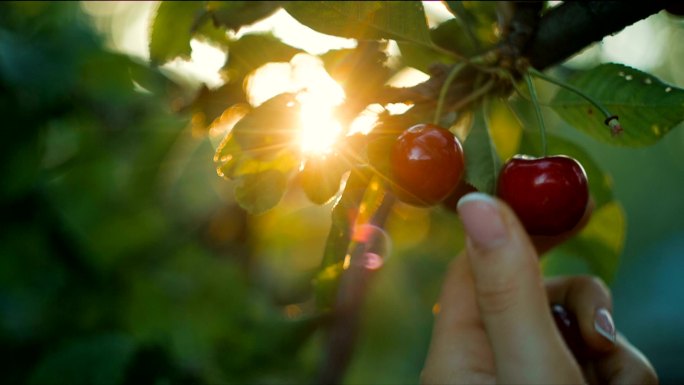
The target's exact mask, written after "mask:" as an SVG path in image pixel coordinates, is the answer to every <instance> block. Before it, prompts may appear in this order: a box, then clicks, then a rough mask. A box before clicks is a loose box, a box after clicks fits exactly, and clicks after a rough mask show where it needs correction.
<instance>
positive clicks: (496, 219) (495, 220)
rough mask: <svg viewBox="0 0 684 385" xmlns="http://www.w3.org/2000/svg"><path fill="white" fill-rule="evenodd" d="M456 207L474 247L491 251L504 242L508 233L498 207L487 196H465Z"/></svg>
mask: <svg viewBox="0 0 684 385" xmlns="http://www.w3.org/2000/svg"><path fill="white" fill-rule="evenodd" d="M456 207H457V209H458V214H459V215H460V217H461V221H462V222H463V226H464V227H465V230H466V233H467V234H468V237H469V238H470V240H471V241H472V242H473V243H474V246H476V247H479V248H484V249H492V248H495V247H497V246H498V245H499V244H501V243H502V242H503V241H505V240H506V238H507V236H508V233H507V231H506V226H505V225H504V221H503V218H502V217H501V211H500V210H499V205H498V204H497V203H496V201H495V200H494V199H493V198H492V197H490V196H489V195H487V194H483V193H470V194H466V195H465V196H463V198H461V200H459V201H458V205H457V206H456Z"/></svg>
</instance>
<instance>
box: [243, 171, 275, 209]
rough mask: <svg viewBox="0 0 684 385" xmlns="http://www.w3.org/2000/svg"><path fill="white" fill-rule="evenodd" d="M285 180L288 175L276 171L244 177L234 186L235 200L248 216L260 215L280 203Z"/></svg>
mask: <svg viewBox="0 0 684 385" xmlns="http://www.w3.org/2000/svg"><path fill="white" fill-rule="evenodd" d="M287 180H288V175H287V174H285V173H283V172H280V171H278V170H266V171H263V172H260V173H257V174H248V175H245V176H243V177H242V178H240V181H239V182H238V185H237V186H235V200H236V201H237V202H238V203H239V204H240V206H242V207H243V208H244V209H245V210H247V211H249V213H250V214H262V213H264V212H266V211H268V210H270V209H272V208H273V207H275V206H276V205H277V204H278V202H280V199H282V197H283V195H284V194H285V189H286V187H287Z"/></svg>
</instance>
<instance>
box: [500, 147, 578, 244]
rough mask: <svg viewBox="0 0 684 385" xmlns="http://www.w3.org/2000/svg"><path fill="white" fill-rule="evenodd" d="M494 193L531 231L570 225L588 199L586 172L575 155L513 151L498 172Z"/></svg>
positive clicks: (549, 231)
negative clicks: (538, 155)
mask: <svg viewBox="0 0 684 385" xmlns="http://www.w3.org/2000/svg"><path fill="white" fill-rule="evenodd" d="M497 195H498V196H499V197H500V198H501V199H502V200H504V201H505V202H506V203H508V205H509V206H511V208H512V209H513V211H515V213H516V214H517V215H518V218H520V221H521V222H522V224H523V225H524V226H525V229H526V230H527V232H528V233H529V234H531V235H558V234H562V233H564V232H566V231H569V230H571V229H573V228H574V227H575V226H576V225H577V224H578V223H579V221H580V220H581V219H582V217H583V215H584V211H585V210H586V208H587V203H588V202H589V187H588V184H587V174H586V173H585V172H584V168H582V165H581V164H580V163H579V162H577V161H576V160H575V159H573V158H570V157H567V156H562V155H557V156H549V157H544V158H533V157H529V156H524V155H516V156H514V157H513V158H511V159H510V160H509V161H508V162H506V164H505V165H504V167H503V168H502V169H501V173H500V174H499V181H498V186H497Z"/></svg>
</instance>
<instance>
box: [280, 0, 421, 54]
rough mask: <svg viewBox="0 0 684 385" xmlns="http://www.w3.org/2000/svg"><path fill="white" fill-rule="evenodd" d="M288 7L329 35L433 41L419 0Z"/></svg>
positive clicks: (302, 3)
mask: <svg viewBox="0 0 684 385" xmlns="http://www.w3.org/2000/svg"><path fill="white" fill-rule="evenodd" d="M284 8H285V10H286V11H287V12H288V13H289V14H290V15H292V17H294V18H295V19H297V20H298V21H299V22H300V23H302V24H304V25H306V26H308V27H310V28H312V29H314V30H316V31H319V32H322V33H326V34H328V35H335V36H341V37H348V38H355V39H370V40H379V39H394V40H397V41H412V42H416V43H420V44H426V45H431V44H432V43H431V41H430V34H429V32H428V27H427V23H426V20H425V12H424V10H423V5H422V4H421V3H420V2H418V1H292V2H290V3H288V4H287V5H285V7H284Z"/></svg>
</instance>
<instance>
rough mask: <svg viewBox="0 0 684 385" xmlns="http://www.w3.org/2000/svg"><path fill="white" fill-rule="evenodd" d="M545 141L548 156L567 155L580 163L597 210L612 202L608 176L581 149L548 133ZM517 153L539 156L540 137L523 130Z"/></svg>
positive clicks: (610, 184) (610, 180)
mask: <svg viewBox="0 0 684 385" xmlns="http://www.w3.org/2000/svg"><path fill="white" fill-rule="evenodd" d="M546 139H547V146H548V148H547V150H548V152H549V154H558V155H567V156H570V157H572V158H575V159H577V161H578V162H580V164H581V165H582V167H583V168H584V171H586V173H587V179H588V181H589V192H590V193H591V197H592V199H593V200H594V204H595V205H596V207H597V208H599V207H601V206H603V205H604V204H606V203H608V202H610V201H612V200H613V192H612V179H611V177H610V175H608V174H606V173H605V172H603V171H602V170H601V168H600V167H599V165H598V163H596V161H594V159H593V158H592V157H591V156H590V155H589V154H588V153H587V152H586V151H585V150H584V149H583V148H582V147H580V146H579V145H577V144H575V143H572V142H570V141H569V140H567V139H563V138H561V137H558V136H556V135H552V134H549V133H547V138H546ZM519 153H521V154H526V155H531V156H541V154H542V148H541V135H540V134H539V133H538V132H534V131H529V130H524V131H523V135H522V138H521V140H520V149H519Z"/></svg>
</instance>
